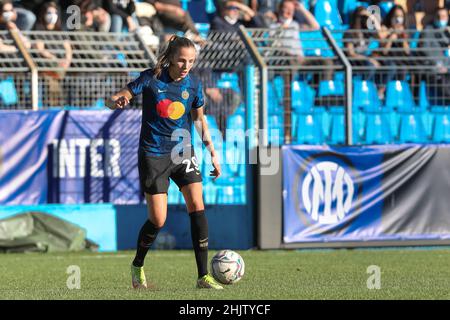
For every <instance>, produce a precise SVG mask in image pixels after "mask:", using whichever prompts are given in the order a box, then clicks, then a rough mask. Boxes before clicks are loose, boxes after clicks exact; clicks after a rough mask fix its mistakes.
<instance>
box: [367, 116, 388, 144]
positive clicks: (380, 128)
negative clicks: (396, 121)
mask: <svg viewBox="0 0 450 320" xmlns="http://www.w3.org/2000/svg"><path fill="white" fill-rule="evenodd" d="M389 121H390V119H389V115H388V114H387V113H382V112H372V113H368V114H366V120H365V126H364V127H365V131H364V141H365V143H367V144H385V143H392V134H391V128H390V124H389Z"/></svg>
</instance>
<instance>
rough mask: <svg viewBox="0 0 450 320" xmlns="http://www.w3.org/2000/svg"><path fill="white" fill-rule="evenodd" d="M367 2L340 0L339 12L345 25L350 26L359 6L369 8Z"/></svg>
mask: <svg viewBox="0 0 450 320" xmlns="http://www.w3.org/2000/svg"><path fill="white" fill-rule="evenodd" d="M368 5H369V4H368V3H367V2H362V1H357V0H340V1H338V8H339V12H340V13H341V16H342V20H343V22H344V23H346V24H349V23H350V18H351V15H352V13H353V11H355V9H356V8H357V7H359V6H363V7H368Z"/></svg>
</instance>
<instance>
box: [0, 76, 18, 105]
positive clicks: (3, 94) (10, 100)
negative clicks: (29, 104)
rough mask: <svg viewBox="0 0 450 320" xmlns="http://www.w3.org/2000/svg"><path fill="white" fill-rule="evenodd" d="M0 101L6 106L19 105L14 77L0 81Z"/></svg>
mask: <svg viewBox="0 0 450 320" xmlns="http://www.w3.org/2000/svg"><path fill="white" fill-rule="evenodd" d="M0 100H1V101H2V102H3V104H5V105H12V104H17V102H18V100H19V98H18V96H17V91H16V86H15V85H14V79H13V77H7V78H6V79H4V80H1V81H0Z"/></svg>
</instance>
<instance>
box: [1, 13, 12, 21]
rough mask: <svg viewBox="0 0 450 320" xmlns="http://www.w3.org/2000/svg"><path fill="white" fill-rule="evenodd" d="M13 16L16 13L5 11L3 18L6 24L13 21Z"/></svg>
mask: <svg viewBox="0 0 450 320" xmlns="http://www.w3.org/2000/svg"><path fill="white" fill-rule="evenodd" d="M13 16H14V12H12V11H4V12H3V13H2V18H3V20H5V21H6V22H10V21H11V20H12V18H13Z"/></svg>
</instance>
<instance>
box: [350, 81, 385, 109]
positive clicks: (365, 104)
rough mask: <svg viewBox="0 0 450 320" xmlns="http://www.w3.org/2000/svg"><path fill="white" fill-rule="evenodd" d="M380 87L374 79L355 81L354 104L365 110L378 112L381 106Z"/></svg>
mask: <svg viewBox="0 0 450 320" xmlns="http://www.w3.org/2000/svg"><path fill="white" fill-rule="evenodd" d="M381 105H382V103H381V100H380V98H379V97H378V89H377V86H376V84H375V82H373V81H367V80H354V81H353V106H354V107H355V108H357V109H360V110H363V111H365V112H376V111H379V110H380V108H381Z"/></svg>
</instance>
